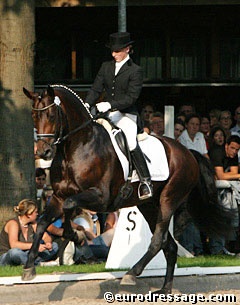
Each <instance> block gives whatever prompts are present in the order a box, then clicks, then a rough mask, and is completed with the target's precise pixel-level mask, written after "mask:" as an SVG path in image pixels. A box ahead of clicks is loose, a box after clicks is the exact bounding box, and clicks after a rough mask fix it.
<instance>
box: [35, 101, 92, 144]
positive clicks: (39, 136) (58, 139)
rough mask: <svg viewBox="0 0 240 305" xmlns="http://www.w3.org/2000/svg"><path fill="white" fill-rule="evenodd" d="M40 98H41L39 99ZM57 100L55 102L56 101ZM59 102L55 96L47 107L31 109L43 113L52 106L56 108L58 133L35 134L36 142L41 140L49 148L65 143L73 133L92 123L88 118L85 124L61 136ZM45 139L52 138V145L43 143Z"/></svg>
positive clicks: (61, 126) (61, 115) (61, 124)
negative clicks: (58, 122)
mask: <svg viewBox="0 0 240 305" xmlns="http://www.w3.org/2000/svg"><path fill="white" fill-rule="evenodd" d="M39 98H41V97H39ZM56 99H57V101H56ZM60 104H61V101H60V99H59V97H58V96H55V99H54V102H53V103H52V104H50V105H48V106H45V107H43V108H34V107H32V110H34V111H39V112H40V111H45V110H47V109H49V108H51V107H53V106H56V107H57V113H58V115H57V118H58V120H59V121H60V124H59V125H60V129H59V131H57V130H56V132H55V134H54V133H37V141H39V140H41V141H43V142H44V143H46V144H48V145H49V146H50V147H52V146H54V145H57V144H60V143H61V142H63V141H65V140H66V139H67V138H68V137H69V136H71V135H73V134H74V133H76V132H78V131H79V130H81V129H83V128H84V127H86V126H87V125H88V124H90V123H91V122H93V118H92V117H90V119H89V120H88V121H86V122H84V123H83V124H81V125H80V126H79V127H77V128H75V129H74V130H71V131H70V132H69V133H68V134H66V135H65V136H63V110H62V107H61V105H60ZM45 138H53V139H54V141H53V143H51V144H49V143H48V142H47V141H45V140H44V139H45Z"/></svg>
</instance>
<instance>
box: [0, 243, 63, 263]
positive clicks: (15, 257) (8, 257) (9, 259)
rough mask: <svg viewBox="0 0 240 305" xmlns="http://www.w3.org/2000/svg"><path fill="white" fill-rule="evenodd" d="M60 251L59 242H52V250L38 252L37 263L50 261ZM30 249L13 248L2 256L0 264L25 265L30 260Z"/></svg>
mask: <svg viewBox="0 0 240 305" xmlns="http://www.w3.org/2000/svg"><path fill="white" fill-rule="evenodd" d="M57 251H58V245H57V243H55V242H53V243H52V250H51V251H49V250H45V251H43V252H38V257H37V258H36V260H35V265H38V264H39V263H40V262H43V261H49V260H51V258H52V257H54V256H55V255H56V253H57ZM28 253H29V250H27V251H24V250H21V249H19V248H12V249H10V250H8V252H6V253H4V254H2V255H1V256H0V266H6V265H10V266H17V265H25V264H26V263H27V260H28Z"/></svg>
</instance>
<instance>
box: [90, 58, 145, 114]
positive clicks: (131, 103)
mask: <svg viewBox="0 0 240 305" xmlns="http://www.w3.org/2000/svg"><path fill="white" fill-rule="evenodd" d="M142 83H143V71H142V68H141V67H139V66H138V65H136V64H135V63H134V62H133V61H132V59H129V60H128V61H127V62H126V63H125V64H124V65H123V66H122V67H121V69H120V70H119V72H118V74H117V75H115V61H108V62H104V63H103V64H102V66H101V68H100V70H99V72H98V74H97V76H96V78H95V81H94V83H93V86H92V88H91V89H90V90H89V92H88V94H87V97H86V103H88V104H89V105H90V106H93V105H95V103H96V102H97V101H98V99H99V97H100V95H101V93H102V92H103V91H104V90H105V92H106V98H105V100H106V101H107V102H109V103H110V104H111V107H112V110H119V111H121V112H124V113H132V114H137V107H136V101H137V99H138V97H139V95H140V93H141V90H142Z"/></svg>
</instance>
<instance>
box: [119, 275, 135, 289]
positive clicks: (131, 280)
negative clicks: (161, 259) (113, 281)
mask: <svg viewBox="0 0 240 305" xmlns="http://www.w3.org/2000/svg"><path fill="white" fill-rule="evenodd" d="M120 285H131V286H135V285H136V277H135V276H134V275H131V274H125V275H124V276H123V278H122V280H121V283H120Z"/></svg>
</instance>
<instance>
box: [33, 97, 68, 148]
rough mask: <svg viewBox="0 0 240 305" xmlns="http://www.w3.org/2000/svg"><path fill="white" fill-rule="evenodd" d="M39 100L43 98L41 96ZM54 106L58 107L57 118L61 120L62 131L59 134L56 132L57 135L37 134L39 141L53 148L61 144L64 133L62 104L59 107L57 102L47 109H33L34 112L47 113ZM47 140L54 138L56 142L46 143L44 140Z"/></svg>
mask: <svg viewBox="0 0 240 305" xmlns="http://www.w3.org/2000/svg"><path fill="white" fill-rule="evenodd" d="M39 98H41V97H40V96H39ZM53 106H56V107H57V112H58V116H57V118H59V119H60V130H59V132H57V130H56V132H55V133H37V141H39V140H41V141H43V142H45V143H46V144H48V145H50V146H53V145H56V144H58V143H59V141H60V139H61V138H62V133H63V123H62V121H63V111H62V108H61V106H60V104H59V105H58V104H57V103H56V102H55V101H54V102H53V103H52V104H50V105H47V106H46V107H43V108H34V107H32V110H34V111H38V112H41V111H45V110H47V109H49V108H51V107H53ZM45 138H53V139H54V141H53V143H51V144H49V143H48V142H47V141H45V140H44V139H45Z"/></svg>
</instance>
